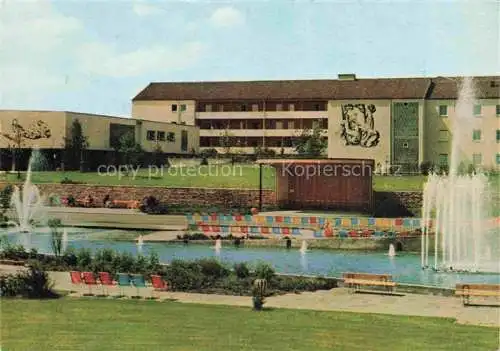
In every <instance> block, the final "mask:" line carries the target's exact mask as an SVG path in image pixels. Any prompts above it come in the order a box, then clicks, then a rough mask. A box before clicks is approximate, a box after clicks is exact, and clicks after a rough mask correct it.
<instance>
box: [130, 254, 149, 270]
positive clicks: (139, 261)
mask: <svg viewBox="0 0 500 351" xmlns="http://www.w3.org/2000/svg"><path fill="white" fill-rule="evenodd" d="M134 261H135V262H134V264H133V266H132V272H133V273H143V274H144V273H145V272H147V270H148V266H149V264H148V260H147V259H146V257H144V256H143V255H138V256H137V257H136V258H135V260H134Z"/></svg>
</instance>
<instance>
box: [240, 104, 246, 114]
mask: <svg viewBox="0 0 500 351" xmlns="http://www.w3.org/2000/svg"><path fill="white" fill-rule="evenodd" d="M240 110H241V111H242V112H245V111H246V110H247V105H245V104H243V105H241V106H240Z"/></svg>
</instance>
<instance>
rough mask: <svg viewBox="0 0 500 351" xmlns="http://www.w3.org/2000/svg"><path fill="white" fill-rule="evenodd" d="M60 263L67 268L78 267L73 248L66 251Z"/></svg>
mask: <svg viewBox="0 0 500 351" xmlns="http://www.w3.org/2000/svg"><path fill="white" fill-rule="evenodd" d="M62 261H63V262H64V263H65V264H66V265H68V266H69V267H76V266H77V265H78V257H77V254H76V252H75V250H74V249H73V248H69V249H67V250H66V251H65V252H64V254H63V256H62Z"/></svg>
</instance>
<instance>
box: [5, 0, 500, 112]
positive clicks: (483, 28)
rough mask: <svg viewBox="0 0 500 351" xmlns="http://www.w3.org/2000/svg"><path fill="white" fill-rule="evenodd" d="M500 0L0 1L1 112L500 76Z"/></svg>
mask: <svg viewBox="0 0 500 351" xmlns="http://www.w3.org/2000/svg"><path fill="white" fill-rule="evenodd" d="M499 33H500V1H496V0H495V1H483V0H474V1H469V2H466V1H458V0H457V1H439V0H429V1H425V0H414V1H410V0H390V1H383V0H379V1H377V0H371V1H355V0H353V1H340V0H338V1H319V0H316V1H304V0H296V1H292V0H272V1H271V0H269V1H264V0H254V1H239V0H234V1H196V0H184V1H173V0H156V1H155V0H128V1H126V0H106V1H97V0H86V1H84V0H81V1H80V0H64V1H62V0H61V1H49V0H38V1H34V0H31V1H30V0H0V109H25V110H65V111H77V112H88V113H98V114H108V115H116V116H130V113H131V99H132V98H133V97H134V96H135V95H136V94H137V93H139V91H141V90H142V89H143V88H144V87H146V86H147V85H148V84H149V83H150V82H152V81H155V82H158V81H207V80H209V81H213V80H267V79H335V78H336V77H337V74H339V73H355V74H356V75H357V77H359V78H372V77H419V76H438V75H444V76H446V75H448V76H458V75H493V74H495V75H498V74H499V71H500V66H499V65H500V40H499Z"/></svg>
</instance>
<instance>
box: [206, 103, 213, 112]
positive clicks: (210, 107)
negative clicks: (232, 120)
mask: <svg viewBox="0 0 500 351" xmlns="http://www.w3.org/2000/svg"><path fill="white" fill-rule="evenodd" d="M205 112H212V105H210V104H207V105H205Z"/></svg>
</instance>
